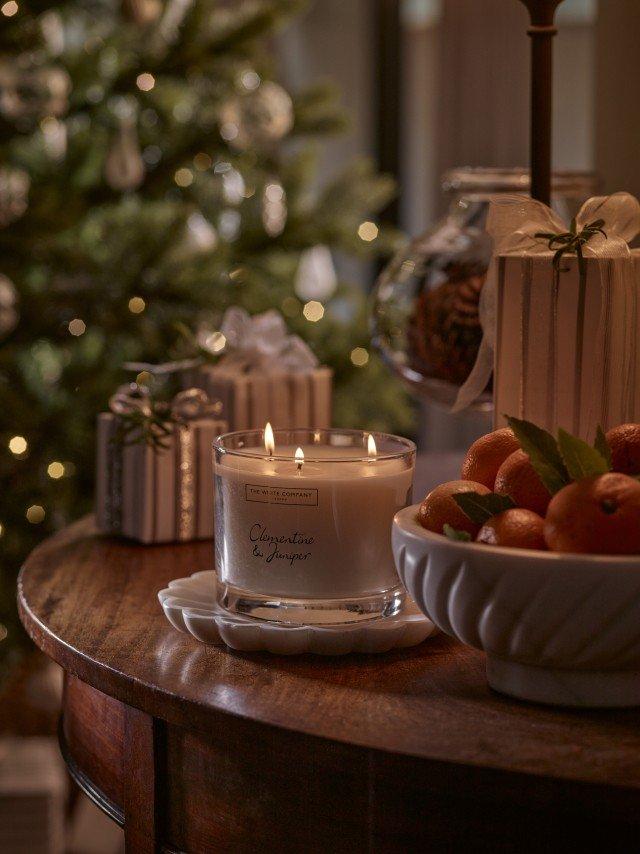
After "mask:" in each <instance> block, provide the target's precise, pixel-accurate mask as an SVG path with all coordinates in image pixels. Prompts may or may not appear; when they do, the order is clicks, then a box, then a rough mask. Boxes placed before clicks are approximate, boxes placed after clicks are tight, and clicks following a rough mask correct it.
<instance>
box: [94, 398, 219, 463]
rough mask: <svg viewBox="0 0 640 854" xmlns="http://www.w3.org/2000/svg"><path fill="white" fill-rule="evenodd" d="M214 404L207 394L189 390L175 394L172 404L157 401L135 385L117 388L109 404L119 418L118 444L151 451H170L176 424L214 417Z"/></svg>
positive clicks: (116, 437)
mask: <svg viewBox="0 0 640 854" xmlns="http://www.w3.org/2000/svg"><path fill="white" fill-rule="evenodd" d="M215 406H216V405H215V404H213V403H212V402H211V401H210V400H209V396H208V394H207V393H206V391H203V390H202V389H200V388H189V389H186V390H185V391H181V392H178V394H176V396H175V397H174V398H173V400H171V401H166V400H157V399H156V398H155V397H154V395H153V394H152V393H151V391H150V390H149V388H148V387H147V386H144V385H138V383H127V384H126V385H123V386H120V388H119V389H118V391H117V392H116V393H115V394H114V395H113V396H112V397H111V398H110V400H109V409H110V410H111V412H113V414H114V415H117V416H118V419H119V429H118V432H117V433H116V436H115V440H116V441H117V442H118V443H119V444H124V445H131V444H136V443H138V442H140V443H144V444H146V445H149V446H151V447H153V448H167V447H169V443H168V439H169V436H170V435H171V434H172V432H173V429H174V426H175V425H176V424H186V423H188V422H189V421H193V420H195V419H196V418H205V417H207V416H209V415H212V414H215V411H216V409H215Z"/></svg>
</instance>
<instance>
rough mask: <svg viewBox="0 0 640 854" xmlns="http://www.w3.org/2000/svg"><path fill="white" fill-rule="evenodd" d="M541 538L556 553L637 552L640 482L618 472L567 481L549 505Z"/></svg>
mask: <svg viewBox="0 0 640 854" xmlns="http://www.w3.org/2000/svg"><path fill="white" fill-rule="evenodd" d="M544 538H545V540H546V543H547V545H548V546H549V548H550V549H551V550H552V551H555V552H581V553H588V554H609V555H615V554H640V483H638V481H637V480H635V479H634V478H632V477H629V476H628V475H626V474H620V473H619V472H609V473H608V474H601V475H598V476H597V477H589V478H584V479H583V480H578V481H576V482H575V483H570V484H569V485H568V486H565V487H564V488H563V489H561V490H560V492H558V493H556V494H555V495H554V497H553V498H552V500H551V503H550V504H549V509H548V511H547V518H546V520H545V523H544Z"/></svg>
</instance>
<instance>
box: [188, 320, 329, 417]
mask: <svg viewBox="0 0 640 854" xmlns="http://www.w3.org/2000/svg"><path fill="white" fill-rule="evenodd" d="M210 338H213V339H214V340H215V341H216V343H218V342H219V341H220V340H222V341H223V342H224V351H223V353H222V355H221V356H220V358H219V359H218V361H217V362H216V363H215V364H202V365H195V366H193V365H191V366H189V367H188V368H187V369H186V370H184V372H183V375H182V386H183V388H191V387H195V388H201V389H204V391H205V392H206V393H207V395H208V396H209V399H210V400H214V401H219V402H220V403H221V406H222V416H221V417H222V418H224V419H225V421H227V422H228V423H229V429H230V430H252V429H256V430H262V429H263V428H264V425H265V424H266V422H267V421H269V422H270V423H271V425H272V427H275V428H280V429H290V428H292V427H312V428H323V427H330V426H331V389H332V378H333V372H332V371H331V369H330V368H326V367H321V366H319V365H318V360H317V358H316V357H315V355H314V354H313V353H312V351H311V350H310V349H309V347H308V346H307V344H306V343H305V342H304V341H303V340H302V339H301V338H299V337H298V336H297V335H291V334H290V333H289V331H288V329H287V326H286V324H285V322H284V319H283V317H282V315H281V314H279V313H278V312H277V311H274V310H271V311H265V312H264V313H263V314H257V315H254V316H253V317H251V316H250V315H249V314H248V313H247V312H246V311H245V310H244V309H242V308H239V307H238V306H232V307H231V308H229V309H228V310H227V312H226V313H225V316H224V319H223V322H222V326H221V329H220V332H216V333H213V334H212V333H211V332H203V333H201V334H200V336H199V340H200V343H201V346H202V348H203V349H204V350H207V346H208V341H209V339H210Z"/></svg>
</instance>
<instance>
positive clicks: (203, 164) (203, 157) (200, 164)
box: [193, 151, 213, 172]
mask: <svg viewBox="0 0 640 854" xmlns="http://www.w3.org/2000/svg"><path fill="white" fill-rule="evenodd" d="M193 165H194V166H195V167H196V169H197V170H198V172H206V171H207V169H211V167H212V166H213V160H212V159H211V158H210V157H209V155H208V154H207V153H206V152H205V151H200V152H198V154H196V156H195V157H194V158H193Z"/></svg>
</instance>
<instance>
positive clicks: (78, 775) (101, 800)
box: [58, 715, 124, 827]
mask: <svg viewBox="0 0 640 854" xmlns="http://www.w3.org/2000/svg"><path fill="white" fill-rule="evenodd" d="M63 720H64V719H63V716H62V715H61V716H60V720H59V721H58V746H59V747H60V753H61V755H62V758H63V759H64V762H65V765H66V766H67V771H68V772H69V775H70V777H71V779H72V780H73V782H74V783H75V784H76V786H78V788H79V789H81V790H82V791H83V792H84V794H85V795H86V796H87V797H88V798H89V800H90V801H91V802H92V803H94V804H95V805H96V806H97V807H98V808H99V809H100V810H102V812H103V813H104V814H105V815H106V816H108V817H109V818H110V819H111V821H114V822H115V823H116V824H117V825H118V826H119V827H124V812H123V810H121V809H120V807H119V806H117V805H116V804H115V803H114V802H113V801H112V800H111V799H110V798H108V797H107V796H106V795H105V794H104V792H103V791H102V789H100V788H99V787H98V786H96V785H95V784H94V783H93V781H92V780H91V778H90V777H89V776H88V775H87V774H85V772H84V771H83V770H82V768H80V766H79V765H78V763H77V762H76V760H75V759H74V757H73V756H72V754H71V751H70V750H69V746H68V744H67V739H66V737H65V734H64V727H63Z"/></svg>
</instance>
